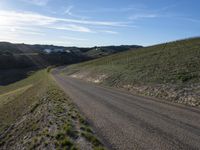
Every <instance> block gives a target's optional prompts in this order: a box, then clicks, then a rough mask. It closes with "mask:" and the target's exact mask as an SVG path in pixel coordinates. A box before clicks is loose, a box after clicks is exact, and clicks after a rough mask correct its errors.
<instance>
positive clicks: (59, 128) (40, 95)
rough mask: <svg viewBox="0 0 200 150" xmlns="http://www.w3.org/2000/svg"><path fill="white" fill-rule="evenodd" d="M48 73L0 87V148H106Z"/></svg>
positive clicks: (40, 73)
mask: <svg viewBox="0 0 200 150" xmlns="http://www.w3.org/2000/svg"><path fill="white" fill-rule="evenodd" d="M48 72H49V69H47V70H40V71H37V72H34V73H32V74H31V75H29V76H28V77H27V78H26V79H24V80H21V81H19V82H16V83H14V84H10V85H7V86H3V87H0V114H1V115H0V120H1V121H0V149H46V150H48V149H70V150H76V149H101V150H104V148H103V145H102V144H101V142H100V141H99V140H98V139H97V138H96V135H95V134H94V132H93V130H92V129H91V127H90V126H89V124H88V123H87V122H86V120H85V119H84V117H83V116H82V115H80V113H79V112H78V109H77V108H76V107H75V106H74V105H73V104H72V102H71V100H70V98H69V97H68V96H66V95H65V94H64V93H63V92H62V91H61V90H60V89H59V87H57V86H56V83H55V82H54V80H53V79H52V77H51V75H50V74H49V73H48Z"/></svg>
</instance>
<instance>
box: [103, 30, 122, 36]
mask: <svg viewBox="0 0 200 150" xmlns="http://www.w3.org/2000/svg"><path fill="white" fill-rule="evenodd" d="M101 32H103V33H108V34H115V35H116V34H119V33H118V32H116V31H110V30H104V31H101Z"/></svg>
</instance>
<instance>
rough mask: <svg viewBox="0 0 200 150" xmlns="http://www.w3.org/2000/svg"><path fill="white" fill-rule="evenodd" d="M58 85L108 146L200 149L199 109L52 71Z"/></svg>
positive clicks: (150, 148) (151, 148)
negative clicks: (136, 94)
mask: <svg viewBox="0 0 200 150" xmlns="http://www.w3.org/2000/svg"><path fill="white" fill-rule="evenodd" d="M52 74H53V76H54V78H55V80H56V81H57V83H58V84H59V85H60V86H61V88H62V89H63V90H64V91H65V92H66V93H67V94H68V95H69V96H70V97H71V98H72V100H73V102H74V103H75V104H76V105H77V106H78V107H79V109H80V111H81V112H82V113H83V114H84V115H85V116H86V118H87V119H88V120H89V122H90V123H91V124H92V126H93V127H94V129H95V130H96V132H97V134H98V135H99V137H101V138H102V141H103V142H104V143H105V144H106V145H107V146H108V147H109V148H110V149H119V150H134V149H139V150H140V149H147V150H177V149H180V150H193V149H200V109H199V108H191V107H187V106H181V105H177V104H171V103H164V102H162V101H159V100H153V99H151V98H146V97H141V96H135V95H132V94H129V93H128V92H123V91H120V90H116V89H112V88H108V87H103V86H99V85H95V84H92V83H88V82H85V81H81V80H78V79H73V78H70V77H68V76H65V75H60V74H59V69H55V70H54V71H53V73H52Z"/></svg>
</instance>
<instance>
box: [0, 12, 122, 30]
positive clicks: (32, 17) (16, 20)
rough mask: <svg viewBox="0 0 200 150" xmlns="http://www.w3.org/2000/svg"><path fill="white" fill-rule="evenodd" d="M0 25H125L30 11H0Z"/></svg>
mask: <svg viewBox="0 0 200 150" xmlns="http://www.w3.org/2000/svg"><path fill="white" fill-rule="evenodd" d="M0 20H1V21H0V25H38V26H42V25H43V26H45V25H52V24H56V23H65V24H67V23H70V24H72V23H73V24H85V25H95V26H114V27H121V26H126V24H125V23H124V22H109V21H92V20H81V19H67V18H56V17H50V16H45V15H41V14H38V13H32V12H16V11H4V10H1V11H0Z"/></svg>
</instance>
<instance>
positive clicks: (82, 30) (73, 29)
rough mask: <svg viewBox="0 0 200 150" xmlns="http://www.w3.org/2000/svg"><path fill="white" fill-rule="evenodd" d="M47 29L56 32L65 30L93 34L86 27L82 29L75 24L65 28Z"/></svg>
mask: <svg viewBox="0 0 200 150" xmlns="http://www.w3.org/2000/svg"><path fill="white" fill-rule="evenodd" d="M49 28H51V29H56V30H67V31H76V32H86V33H92V32H93V31H92V30H91V29H89V28H87V27H83V26H80V25H75V24H69V25H65V26H51V27H49Z"/></svg>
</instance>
